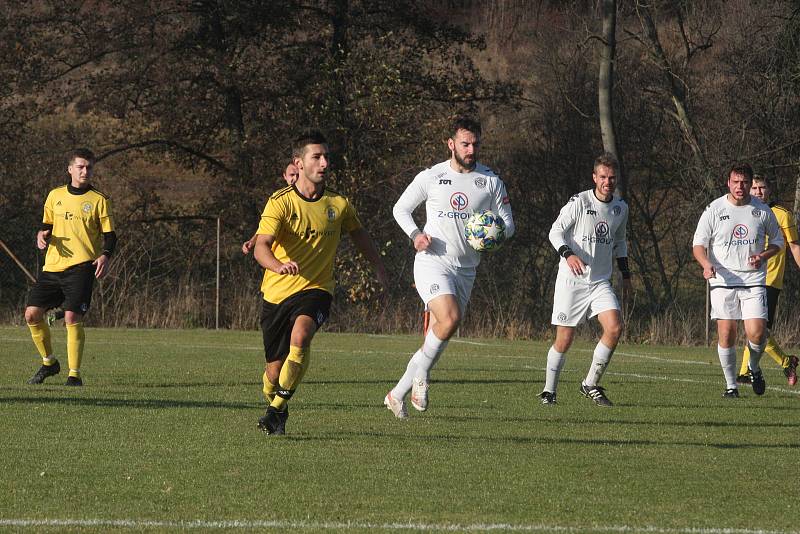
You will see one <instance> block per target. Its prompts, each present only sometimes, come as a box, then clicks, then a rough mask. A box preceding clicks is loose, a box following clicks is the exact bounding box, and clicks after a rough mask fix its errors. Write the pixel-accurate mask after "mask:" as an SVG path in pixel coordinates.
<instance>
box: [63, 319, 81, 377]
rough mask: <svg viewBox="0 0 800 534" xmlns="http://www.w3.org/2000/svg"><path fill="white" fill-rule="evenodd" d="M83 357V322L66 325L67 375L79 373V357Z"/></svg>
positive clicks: (76, 375)
mask: <svg viewBox="0 0 800 534" xmlns="http://www.w3.org/2000/svg"><path fill="white" fill-rule="evenodd" d="M82 357H83V323H75V324H68V325H67V361H68V362H69V376H75V377H78V376H80V375H81V373H80V370H81V358H82Z"/></svg>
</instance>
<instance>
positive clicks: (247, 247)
mask: <svg viewBox="0 0 800 534" xmlns="http://www.w3.org/2000/svg"><path fill="white" fill-rule="evenodd" d="M257 237H258V234H253V237H251V238H250V239H248V240H247V241H245V242H244V243H242V254H244V255H247V254H250V251H251V250H253V247H254V246H256V238H257Z"/></svg>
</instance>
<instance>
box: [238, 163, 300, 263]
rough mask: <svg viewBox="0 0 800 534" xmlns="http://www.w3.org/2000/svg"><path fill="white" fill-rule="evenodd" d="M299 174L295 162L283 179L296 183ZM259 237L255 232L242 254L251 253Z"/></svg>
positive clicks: (243, 244) (243, 246) (289, 182)
mask: <svg viewBox="0 0 800 534" xmlns="http://www.w3.org/2000/svg"><path fill="white" fill-rule="evenodd" d="M298 176H300V171H299V170H297V166H296V165H295V164H294V163H290V164H289V165H287V166H286V169H285V170H284V171H283V177H282V178H281V179H282V180H284V181H285V182H286V184H287V185H294V183H295V182H296V181H297V178H298ZM257 237H258V234H253V237H251V238H250V239H248V240H247V241H245V242H244V243H242V254H244V255H247V254H250V251H251V250H253V247H254V246H256V238H257Z"/></svg>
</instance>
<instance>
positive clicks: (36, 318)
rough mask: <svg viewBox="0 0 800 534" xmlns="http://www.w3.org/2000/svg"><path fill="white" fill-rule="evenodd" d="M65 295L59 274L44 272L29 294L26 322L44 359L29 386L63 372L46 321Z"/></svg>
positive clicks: (30, 379)
mask: <svg viewBox="0 0 800 534" xmlns="http://www.w3.org/2000/svg"><path fill="white" fill-rule="evenodd" d="M62 300H64V294H63V293H62V291H61V287H60V284H59V283H58V273H49V272H42V273H41V274H40V275H39V278H38V280H37V281H36V283H35V284H34V285H33V287H32V288H31V290H30V292H29V293H28V302H27V306H26V307H25V322H26V323H27V325H28V329H29V330H30V332H31V339H32V340H33V344H34V346H35V347H36V351H37V352H38V353H39V356H40V357H41V358H42V362H41V365H40V367H39V369H38V370H37V371H36V373H35V374H34V375H33V376H32V377H31V378H29V379H28V384H41V383H42V382H44V380H45V379H46V378H47V377H50V376H55V375H57V374H58V373H59V372H61V365H60V364H59V362H58V360H57V359H56V358H55V357H54V356H53V343H52V338H51V334H50V326H49V325H48V324H47V321H46V320H45V317H44V315H45V312H46V311H47V310H48V309H49V308H53V307H55V306H58V305H59V304H61V301H62Z"/></svg>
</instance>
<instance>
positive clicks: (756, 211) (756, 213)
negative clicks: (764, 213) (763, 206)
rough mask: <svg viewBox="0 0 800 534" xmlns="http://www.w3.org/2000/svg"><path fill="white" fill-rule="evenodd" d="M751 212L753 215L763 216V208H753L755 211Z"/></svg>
mask: <svg viewBox="0 0 800 534" xmlns="http://www.w3.org/2000/svg"><path fill="white" fill-rule="evenodd" d="M750 213H751V214H752V215H753V217H761V210H760V209H758V208H755V209H753V211H751V212H750Z"/></svg>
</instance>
